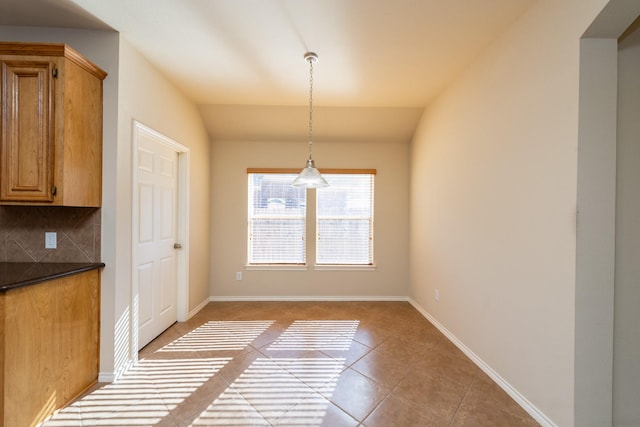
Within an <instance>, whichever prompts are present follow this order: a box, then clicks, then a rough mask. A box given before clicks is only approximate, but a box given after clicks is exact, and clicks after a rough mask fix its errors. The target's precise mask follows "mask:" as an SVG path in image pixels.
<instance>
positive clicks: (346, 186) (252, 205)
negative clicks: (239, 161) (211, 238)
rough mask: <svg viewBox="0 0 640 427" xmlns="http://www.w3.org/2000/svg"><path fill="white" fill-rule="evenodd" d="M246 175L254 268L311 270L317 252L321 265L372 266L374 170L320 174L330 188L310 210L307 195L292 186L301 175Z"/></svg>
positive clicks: (264, 172) (269, 172)
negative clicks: (311, 258)
mask: <svg viewBox="0 0 640 427" xmlns="http://www.w3.org/2000/svg"><path fill="white" fill-rule="evenodd" d="M247 172H248V184H249V185H248V251H247V252H248V256H247V262H248V265H249V266H261V265H262V266H269V265H276V266H277V265H282V266H285V265H289V266H291V265H306V263H307V251H308V250H309V251H313V249H314V248H315V257H316V260H315V262H316V265H318V266H323V265H324V266H332V265H334V266H356V265H358V266H372V265H373V195H374V177H375V170H370V169H366V170H341V169H338V170H330V171H326V170H321V172H322V174H323V175H324V177H325V179H326V180H327V181H328V182H329V184H330V186H329V187H326V188H321V189H318V190H316V191H315V193H316V198H315V200H312V202H315V206H312V209H311V210H310V211H308V210H307V191H306V190H305V189H304V188H296V187H292V186H291V183H292V182H293V180H294V179H295V178H296V176H297V174H298V170H289V169H248V170H247ZM311 194H313V193H311ZM314 208H315V209H314ZM307 215H309V217H307ZM313 225H315V229H316V230H315V231H316V236H315V239H312V241H311V242H308V241H307V238H306V236H307V231H308V232H309V233H311V234H313V231H312V230H313V228H312V226H313ZM308 228H309V230H307V229H308ZM314 240H315V241H314ZM308 245H310V246H308Z"/></svg>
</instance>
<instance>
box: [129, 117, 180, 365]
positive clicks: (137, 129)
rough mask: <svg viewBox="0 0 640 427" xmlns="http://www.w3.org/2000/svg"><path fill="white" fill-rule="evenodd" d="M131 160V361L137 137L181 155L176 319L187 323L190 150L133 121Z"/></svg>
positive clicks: (134, 308) (134, 347)
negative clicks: (144, 137)
mask: <svg viewBox="0 0 640 427" xmlns="http://www.w3.org/2000/svg"><path fill="white" fill-rule="evenodd" d="M132 133H133V135H132V144H131V145H132V161H131V166H132V167H131V169H132V172H131V173H132V176H131V189H132V191H131V210H132V212H131V215H132V216H131V218H132V221H131V259H132V268H131V306H130V307H131V322H130V328H131V330H130V337H131V343H130V349H131V353H132V354H131V357H132V359H133V360H134V361H135V360H138V329H139V325H138V323H139V318H138V314H139V312H138V292H139V283H138V275H137V274H136V269H135V266H137V264H138V244H137V238H136V236H137V235H138V232H139V228H138V221H137V218H138V216H139V209H138V203H137V200H138V168H137V164H138V138H139V136H140V135H145V136H147V137H151V138H152V139H153V140H154V141H156V142H158V143H160V144H162V145H164V146H166V147H168V148H170V149H172V150H175V151H176V153H177V154H178V189H177V190H178V200H177V203H178V213H177V215H178V218H177V229H176V240H177V241H178V242H179V243H180V244H181V245H182V249H180V250H179V251H177V255H176V258H177V259H176V264H177V265H176V280H177V284H176V285H177V286H176V287H177V289H176V292H177V294H176V303H177V307H176V308H177V314H176V317H177V320H178V321H179V322H184V321H186V320H188V318H189V188H190V186H189V167H190V150H189V147H186V146H185V145H182V144H180V143H179V142H177V141H175V140H173V139H171V138H169V137H167V136H165V135H163V134H162V133H160V132H158V131H157V130H155V129H153V128H151V127H149V126H147V125H145V124H143V123H141V122H139V121H138V120H135V119H133V121H132Z"/></svg>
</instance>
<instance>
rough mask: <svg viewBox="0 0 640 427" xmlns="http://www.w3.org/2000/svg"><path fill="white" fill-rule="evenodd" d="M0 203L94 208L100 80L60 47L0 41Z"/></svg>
mask: <svg viewBox="0 0 640 427" xmlns="http://www.w3.org/2000/svg"><path fill="white" fill-rule="evenodd" d="M0 68H1V79H2V80H1V82H0V90H1V92H0V96H1V98H2V105H1V107H0V204H5V205H9V204H11V205H49V206H51V205H54V206H95V207H99V206H100V205H101V201H102V81H103V80H104V78H105V77H106V75H107V74H106V73H105V72H104V71H102V70H101V69H100V68H98V67H97V66H96V65H95V64H93V63H91V62H90V61H88V60H87V59H86V58H84V57H83V56H81V55H80V54H79V53H78V52H76V51H75V50H73V49H72V48H70V47H69V46H67V45H64V44H49V43H38V44H33V43H6V42H0Z"/></svg>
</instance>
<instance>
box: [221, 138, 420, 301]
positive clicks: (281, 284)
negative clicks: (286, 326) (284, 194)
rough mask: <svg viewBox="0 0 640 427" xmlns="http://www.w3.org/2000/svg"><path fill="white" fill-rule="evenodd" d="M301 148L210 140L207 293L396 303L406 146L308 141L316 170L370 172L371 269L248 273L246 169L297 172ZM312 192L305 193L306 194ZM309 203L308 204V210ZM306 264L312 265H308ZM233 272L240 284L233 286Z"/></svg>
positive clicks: (403, 289) (403, 279) (403, 271)
mask: <svg viewBox="0 0 640 427" xmlns="http://www.w3.org/2000/svg"><path fill="white" fill-rule="evenodd" d="M306 150H307V144H306V142H305V141H304V140H301V141H296V142H263V141H260V142H240V141H226V142H225V141H216V142H214V143H213V146H212V157H211V165H212V166H211V174H212V175H211V181H212V205H213V208H212V214H211V221H212V234H211V242H212V256H211V266H212V267H211V273H212V274H211V295H212V297H213V298H214V299H225V298H259V299H260V298H263V299H287V298H311V299H313V298H323V297H331V298H345V299H349V298H384V299H389V298H396V297H405V296H406V295H407V293H408V289H407V283H408V268H409V263H408V232H409V228H408V206H409V199H408V196H409V191H408V184H409V173H408V165H409V146H408V144H407V143H398V142H394V143H370V144H365V143H356V142H351V143H327V142H322V141H317V140H316V141H314V159H315V161H316V164H317V165H318V167H326V168H375V169H377V175H376V181H375V186H376V187H375V213H374V215H375V231H374V233H375V249H374V251H375V263H376V265H377V267H376V269H375V271H315V270H314V269H313V268H311V267H310V268H309V269H308V270H307V271H264V270H261V271H255V270H245V269H244V265H245V263H246V260H247V174H246V170H247V168H248V167H293V168H302V167H303V166H304V163H305V161H306V158H307V151H306ZM314 192H315V190H310V192H309V194H308V197H312V195H313V194H314ZM311 203H312V202H309V204H310V205H311ZM308 261H309V264H310V265H313V262H312V260H311V259H310V260H308ZM236 272H243V280H242V281H236V279H235V276H236Z"/></svg>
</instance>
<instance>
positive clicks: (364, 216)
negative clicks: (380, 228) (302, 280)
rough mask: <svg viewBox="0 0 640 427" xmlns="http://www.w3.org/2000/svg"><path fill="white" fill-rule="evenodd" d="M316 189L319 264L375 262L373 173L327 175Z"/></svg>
mask: <svg viewBox="0 0 640 427" xmlns="http://www.w3.org/2000/svg"><path fill="white" fill-rule="evenodd" d="M324 177H325V179H326V180H327V182H328V183H329V187H325V188H321V189H319V190H317V191H316V263H317V264H342V265H345V264H346V265H350V264H351V265H372V264H373V178H374V175H373V174H326V175H325V176H324Z"/></svg>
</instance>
